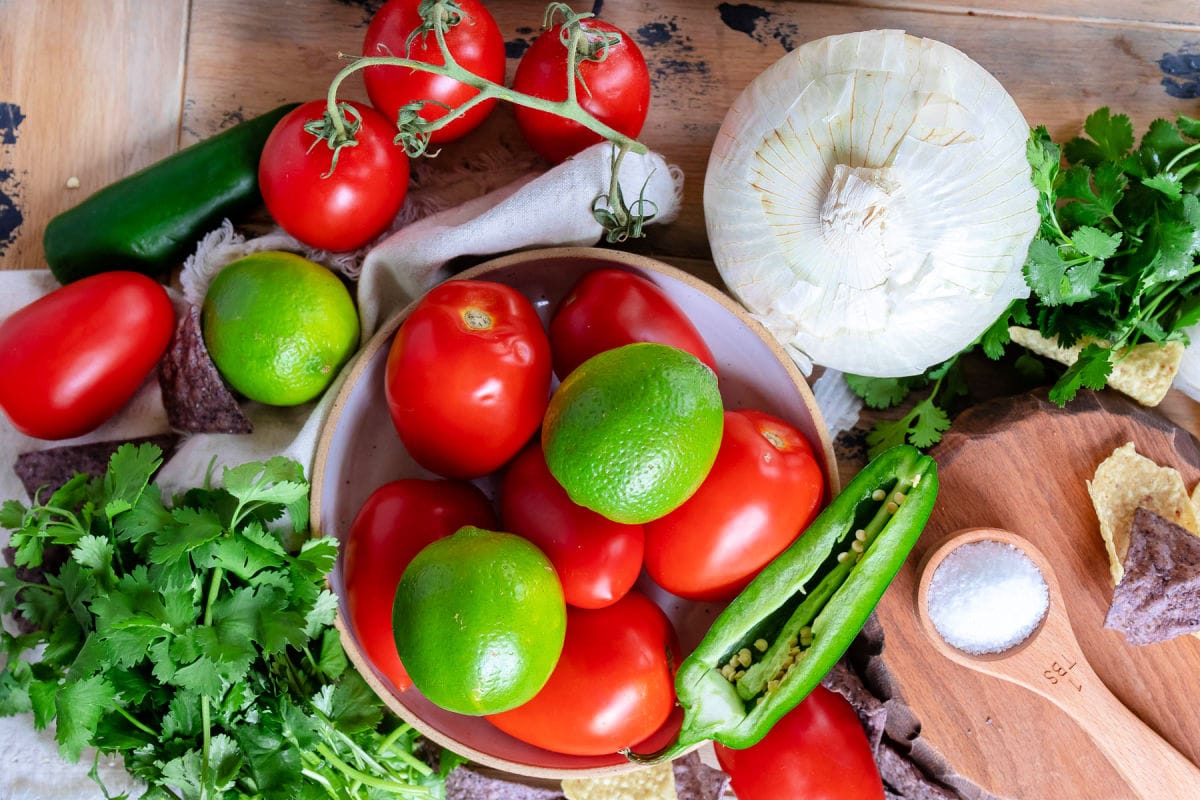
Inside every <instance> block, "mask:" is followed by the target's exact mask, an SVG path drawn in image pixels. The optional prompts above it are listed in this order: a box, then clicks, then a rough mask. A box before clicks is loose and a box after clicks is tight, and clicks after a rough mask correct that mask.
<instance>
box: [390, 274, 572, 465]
mask: <svg viewBox="0 0 1200 800" xmlns="http://www.w3.org/2000/svg"><path fill="white" fill-rule="evenodd" d="M550 379H551V368H550V342H549V340H548V339H547V338H546V332H545V330H544V329H543V328H542V322H541V319H540V318H539V317H538V314H537V311H536V309H534V307H533V303H531V302H530V301H529V300H528V299H527V298H526V297H525V296H524V295H523V294H521V293H520V292H519V291H517V290H516V289H513V288H512V287H510V286H505V285H504V284H500V283H494V282H492V281H477V280H449V281H446V282H445V283H441V284H439V285H437V286H435V287H434V288H433V289H430V290H429V292H428V293H427V294H426V295H425V296H424V297H423V298H422V299H421V300H420V301H419V302H418V303H417V305H416V307H415V308H414V309H413V310H412V312H411V313H410V314H409V315H408V318H407V319H405V320H404V322H403V324H402V325H401V326H400V330H399V331H398V332H397V333H396V338H395V339H394V340H393V342H392V347H391V350H390V352H389V353H388V360H387V371H386V379H385V394H386V396H387V404H388V411H389V412H390V413H391V417H392V422H393V423H394V424H395V426H396V431H397V433H399V434H400V441H401V442H403V443H404V446H405V448H407V450H408V453H409V455H410V456H412V458H413V459H414V460H415V461H416V462H417V463H418V464H420V465H421V466H422V467H424V468H425V469H427V470H429V471H431V472H435V473H437V474H438V475H443V476H445V477H447V478H478V477H481V476H483V475H487V474H488V473H490V472H494V471H496V470H497V469H499V468H500V467H501V466H503V465H504V464H505V463H506V462H507V461H508V460H509V459H511V458H512V457H513V456H515V455H516V454H517V452H518V451H519V450H520V449H521V448H522V447H524V445H525V443H526V442H528V441H529V439H530V437H531V436H533V434H534V432H535V431H536V430H537V429H538V427H539V426H540V425H541V424H542V416H543V415H544V414H545V412H546V405H547V404H548V403H549V401H550Z"/></svg>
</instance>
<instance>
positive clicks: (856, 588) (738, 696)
mask: <svg viewBox="0 0 1200 800" xmlns="http://www.w3.org/2000/svg"><path fill="white" fill-rule="evenodd" d="M937 490H938V480H937V466H936V464H935V462H934V461H933V459H932V458H930V457H929V456H926V455H923V454H922V453H921V452H920V451H919V450H917V449H916V448H914V447H910V446H908V445H900V446H898V447H894V448H892V449H890V450H888V451H887V452H885V453H883V454H881V455H880V456H878V457H877V458H875V459H874V460H873V461H871V463H869V464H868V465H867V466H866V467H865V468H864V469H863V470H862V471H861V472H860V473H859V474H858V475H857V476H856V477H855V478H854V479H853V480H851V481H850V483H849V485H847V486H846V488H845V489H844V490H843V491H842V492H841V493H840V494H838V496H837V497H835V498H834V499H833V502H831V503H830V504H829V506H827V507H826V508H825V510H824V511H822V512H821V513H820V515H818V516H817V518H816V519H815V520H813V522H812V523H811V524H810V525H809V527H808V529H807V530H806V531H805V533H804V535H803V536H801V537H800V538H799V539H797V540H796V542H795V543H793V544H792V545H791V546H790V547H789V548H788V549H787V550H785V551H784V552H783V553H781V554H780V555H779V556H778V557H777V558H776V559H775V560H774V561H772V562H771V563H770V564H768V565H767V566H766V567H765V568H764V569H763V571H762V572H760V573H759V574H758V576H757V577H755V578H754V580H753V581H751V582H750V584H749V585H748V586H747V587H746V588H745V589H744V590H742V593H741V594H739V595H738V596H737V597H736V598H734V600H733V602H731V603H730V604H729V606H728V607H726V609H725V610H724V611H723V612H721V614H720V616H718V617H717V619H716V621H715V622H714V623H713V625H712V627H711V628H710V629H709V631H708V633H707V634H706V635H705V636H704V639H703V640H702V641H701V642H700V644H699V646H697V648H696V650H695V652H693V653H692V654H691V655H690V656H688V657H687V658H686V659H685V660H684V661H683V663H682V664H681V665H680V667H679V671H678V672H677V673H676V676H675V691H676V694H677V696H678V700H679V704H680V705H681V706H682V707H683V711H684V718H683V726H682V728H681V729H680V731H679V734H678V736H677V737H676V739H675V740H674V741H673V742H672V743H671V744H669V745H668V746H667V747H666V748H664V749H663V750H660V751H659V752H657V753H650V754H638V753H632V752H628V751H626V753H625V755H626V756H628V757H629V758H630V759H631V760H634V761H644V762H650V761H660V760H664V759H669V758H673V757H675V756H676V755H679V754H680V753H682V752H684V751H685V750H687V749H689V748H690V747H692V746H693V745H696V744H698V743H700V742H703V741H706V740H709V739H713V740H716V741H718V742H720V743H721V744H723V745H726V746H728V747H733V748H744V747H749V746H751V745H753V744H755V743H756V742H758V741H759V740H760V739H761V738H762V737H764V736H765V735H766V734H767V732H768V731H769V730H770V729H771V727H772V726H773V725H774V724H775V723H776V722H777V721H778V720H779V719H780V717H782V716H783V715H784V714H786V713H787V712H788V711H790V710H791V709H793V708H795V707H796V706H797V705H798V704H799V703H800V701H801V700H803V699H804V698H805V697H806V696H807V695H808V693H809V692H811V691H812V690H813V688H814V687H815V686H816V685H817V684H818V683H820V681H821V679H822V678H823V677H824V676H825V675H826V673H828V672H829V670H830V669H832V667H833V666H834V664H835V663H837V660H838V659H839V658H841V657H842V654H843V653H845V651H846V649H847V648H848V647H849V646H850V643H851V642H852V641H853V640H854V637H855V636H857V635H858V632H859V631H860V630H862V626H863V625H864V624H865V623H866V621H867V618H868V617H869V616H870V615H871V612H872V611H873V610H874V609H875V606H876V604H878V602H879V598H880V597H881V596H882V595H883V592H884V590H885V589H886V588H887V587H888V585H889V584H890V583H891V582H892V579H893V578H895V576H896V573H897V572H898V571H899V570H900V566H901V565H902V564H903V563H904V560H905V558H906V557H907V556H908V553H909V551H911V550H912V548H913V545H914V544H916V541H917V537H918V536H919V535H920V533H921V531H922V529H923V528H924V527H925V523H926V521H927V520H928V519H929V514H930V512H931V511H932V510H933V504H934V500H935V499H936V497H937Z"/></svg>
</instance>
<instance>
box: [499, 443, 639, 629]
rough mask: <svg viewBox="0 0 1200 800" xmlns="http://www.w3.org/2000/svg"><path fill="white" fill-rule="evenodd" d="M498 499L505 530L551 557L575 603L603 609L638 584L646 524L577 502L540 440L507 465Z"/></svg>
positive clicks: (563, 584)
mask: <svg viewBox="0 0 1200 800" xmlns="http://www.w3.org/2000/svg"><path fill="white" fill-rule="evenodd" d="M497 499H498V503H499V507H500V520H501V522H502V523H503V525H504V530H506V531H511V532H512V533H516V534H519V535H521V536H524V537H525V538H526V539H528V540H529V541H531V542H533V543H534V544H536V545H537V546H538V547H539V548H540V549H541V550H542V552H543V553H545V554H546V555H547V557H549V559H550V563H551V564H553V565H554V569H555V570H556V571H557V572H558V577H559V580H560V581H562V587H563V595H564V596H565V597H566V600H567V603H569V604H570V605H573V606H577V607H579V608H602V607H604V606H607V605H612V604H613V603H615V602H616V601H617V600H620V599H621V598H622V597H624V596H625V593H626V592H628V591H629V590H630V589H631V588H632V587H633V584H634V581H636V580H637V577H638V573H640V572H641V570H642V549H643V544H644V536H643V532H642V526H641V525H622V524H621V523H619V522H613V521H612V520H610V519H606V518H605V517H602V516H600V515H599V514H597V513H596V512H595V511H591V510H589V509H586V508H584V507H583V506H580V505H576V504H575V503H574V502H572V501H571V498H570V497H568V496H567V491H566V490H565V489H563V488H562V486H560V485H559V483H558V481H557V480H555V479H554V476H553V475H551V474H550V469H549V467H547V466H546V457H545V456H544V455H543V454H542V444H541V442H540V441H537V440H536V439H535V440H534V441H532V442H530V443H529V445H528V446H526V448H525V449H524V450H522V451H521V453H520V455H518V456H517V457H516V459H515V460H513V462H512V463H511V464H509V465H508V468H507V469H506V470H505V473H504V477H503V479H502V481H501V483H500V492H499V496H498V498H497Z"/></svg>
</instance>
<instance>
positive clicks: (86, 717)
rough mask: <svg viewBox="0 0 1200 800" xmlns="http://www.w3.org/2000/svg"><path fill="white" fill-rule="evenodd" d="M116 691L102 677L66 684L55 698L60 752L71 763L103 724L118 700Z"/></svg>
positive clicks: (56, 736)
mask: <svg viewBox="0 0 1200 800" xmlns="http://www.w3.org/2000/svg"><path fill="white" fill-rule="evenodd" d="M116 695H117V693H116V689H114V688H113V686H112V684H111V683H109V682H108V681H107V680H105V679H104V677H103V676H101V675H95V676H93V677H91V678H85V679H83V680H80V681H75V682H72V683H67V684H64V685H63V686H62V687H61V688H59V690H58V692H57V693H56V694H55V696H54V709H55V713H56V715H57V729H56V731H55V734H54V738H55V740H56V741H57V742H58V752H59V753H60V754H61V755H62V757H63V759H65V760H66V761H70V762H72V763H74V762H76V761H78V760H79V756H80V755H81V754H82V753H83V748H85V747H87V746H88V744H89V743H90V742H91V740H92V737H93V735H94V734H95V732H96V726H97V725H98V724H99V723H100V717H101V716H102V715H103V714H104V713H105V712H106V711H108V710H109V709H110V708H111V707H112V704H113V701H114V700H115V699H116Z"/></svg>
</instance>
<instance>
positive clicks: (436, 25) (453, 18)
mask: <svg viewBox="0 0 1200 800" xmlns="http://www.w3.org/2000/svg"><path fill="white" fill-rule="evenodd" d="M417 13H418V14H420V16H421V19H422V20H424V22H423V23H422V24H421V25H418V26H417V27H416V28H413V32H412V33H410V34H409V35H408V41H407V42H405V43H404V55H405V56H408V55H409V54H410V53H411V51H412V45H413V42H415V41H416V40H417V37H420V38H421V39H422V40H424V39H425V38H427V37H428V35H429V34H430V33H431V32H432V33H435V34H437V33H442V34H444V33H445V32H446V31H448V30H450V29H451V28H453V27H454V26H455V25H457V24H459V23H460V22H462V21H463V18H464V17H465V16H466V14H464V13H463V10H462V9H461V8H459V7H458V5H457V4H455V3H454V2H453V0H421V4H420V5H419V6H417Z"/></svg>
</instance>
